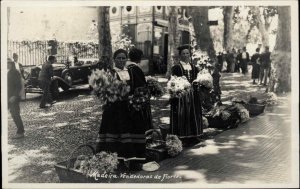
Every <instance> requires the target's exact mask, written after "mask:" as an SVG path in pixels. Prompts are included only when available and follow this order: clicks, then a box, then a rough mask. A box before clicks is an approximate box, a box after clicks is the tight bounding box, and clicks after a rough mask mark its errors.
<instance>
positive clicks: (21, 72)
mask: <svg viewBox="0 0 300 189" xmlns="http://www.w3.org/2000/svg"><path fill="white" fill-rule="evenodd" d="M13 60H14V63H15V67H16V69H17V71H18V72H19V73H20V76H21V87H22V88H21V91H20V96H21V100H24V99H25V76H24V69H23V65H22V64H21V63H19V56H18V54H17V53H13Z"/></svg>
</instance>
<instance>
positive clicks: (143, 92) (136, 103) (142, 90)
mask: <svg viewBox="0 0 300 189" xmlns="http://www.w3.org/2000/svg"><path fill="white" fill-rule="evenodd" d="M128 98H129V105H130V107H132V108H133V109H134V110H136V111H140V110H141V109H143V108H144V107H145V106H147V105H148V104H149V102H150V94H149V90H148V88H146V87H139V88H136V89H135V91H134V93H133V95H130V96H129V97H128Z"/></svg>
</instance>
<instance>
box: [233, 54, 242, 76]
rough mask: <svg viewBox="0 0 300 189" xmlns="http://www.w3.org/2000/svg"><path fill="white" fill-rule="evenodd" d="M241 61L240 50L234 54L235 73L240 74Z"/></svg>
mask: <svg viewBox="0 0 300 189" xmlns="http://www.w3.org/2000/svg"><path fill="white" fill-rule="evenodd" d="M241 59H242V53H241V49H238V51H237V53H236V60H235V69H234V71H235V72H238V73H240V68H241Z"/></svg>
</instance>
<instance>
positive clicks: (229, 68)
mask: <svg viewBox="0 0 300 189" xmlns="http://www.w3.org/2000/svg"><path fill="white" fill-rule="evenodd" d="M226 60H227V72H231V73H232V72H233V71H234V70H233V69H234V55H233V52H230V51H229V50H228V51H227V57H226Z"/></svg>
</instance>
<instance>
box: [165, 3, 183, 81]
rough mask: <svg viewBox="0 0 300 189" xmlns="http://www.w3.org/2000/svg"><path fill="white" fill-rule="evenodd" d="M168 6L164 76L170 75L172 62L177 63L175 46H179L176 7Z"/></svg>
mask: <svg viewBox="0 0 300 189" xmlns="http://www.w3.org/2000/svg"><path fill="white" fill-rule="evenodd" d="M167 8H169V28H168V33H169V36H168V46H169V47H168V48H169V49H168V65H167V73H166V76H167V77H169V76H170V75H171V68H172V66H173V65H174V64H176V63H177V59H178V58H179V57H178V51H177V47H178V46H179V44H180V43H179V37H178V34H179V32H178V28H177V24H178V20H177V17H178V12H177V7H175V6H170V7H167Z"/></svg>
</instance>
